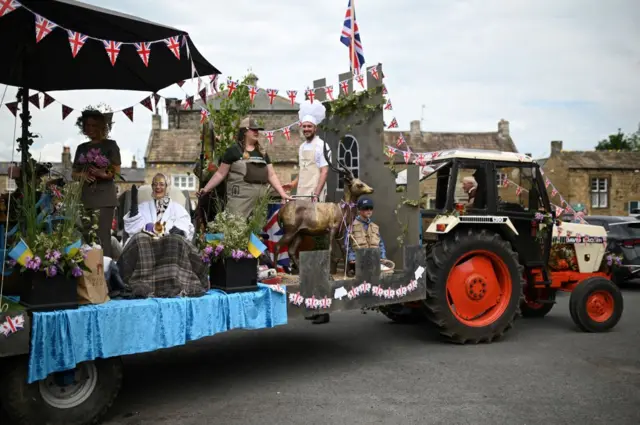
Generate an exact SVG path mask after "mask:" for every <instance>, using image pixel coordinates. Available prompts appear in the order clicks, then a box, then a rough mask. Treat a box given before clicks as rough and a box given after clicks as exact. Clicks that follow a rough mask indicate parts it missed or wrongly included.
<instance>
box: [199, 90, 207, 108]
mask: <svg viewBox="0 0 640 425" xmlns="http://www.w3.org/2000/svg"><path fill="white" fill-rule="evenodd" d="M198 94H199V95H200V99H202V103H204V104H205V105H206V104H207V87H203V88H202V90H200V91H199V92H198Z"/></svg>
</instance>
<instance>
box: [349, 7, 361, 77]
mask: <svg viewBox="0 0 640 425" xmlns="http://www.w3.org/2000/svg"><path fill="white" fill-rule="evenodd" d="M356 57H357V56H356V6H355V0H351V67H352V68H353V69H352V70H351V72H352V74H354V75H355V74H359V73H360V69H358V68H357V67H356Z"/></svg>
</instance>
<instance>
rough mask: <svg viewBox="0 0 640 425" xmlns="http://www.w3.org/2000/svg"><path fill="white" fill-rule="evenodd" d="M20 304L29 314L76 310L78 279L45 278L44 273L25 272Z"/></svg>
mask: <svg viewBox="0 0 640 425" xmlns="http://www.w3.org/2000/svg"><path fill="white" fill-rule="evenodd" d="M22 276H23V277H24V279H23V281H22V287H21V291H20V304H22V305H23V306H25V307H26V308H27V310H28V311H29V312H37V311H52V310H68V309H74V308H78V279H76V278H75V277H67V276H65V275H63V274H59V275H57V276H54V277H47V276H46V275H45V274H44V272H25V273H22Z"/></svg>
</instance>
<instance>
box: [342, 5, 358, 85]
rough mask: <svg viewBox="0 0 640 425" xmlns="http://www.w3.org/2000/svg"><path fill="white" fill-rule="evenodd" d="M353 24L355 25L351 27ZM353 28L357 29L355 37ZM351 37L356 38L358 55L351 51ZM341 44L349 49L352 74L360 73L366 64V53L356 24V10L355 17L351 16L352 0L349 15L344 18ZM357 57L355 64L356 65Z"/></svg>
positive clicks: (355, 44)
mask: <svg viewBox="0 0 640 425" xmlns="http://www.w3.org/2000/svg"><path fill="white" fill-rule="evenodd" d="M352 22H353V23H354V25H351V24H352ZM352 28H355V36H353V32H352V31H351V29H352ZM351 37H355V40H354V42H353V45H354V46H355V48H356V54H355V55H354V54H353V51H352V50H351ZM340 42H341V43H342V44H344V45H345V46H347V47H348V48H349V62H350V63H351V72H353V73H356V72H358V73H359V72H360V68H362V65H363V64H364V53H363V50H362V41H361V40H360V29H359V28H358V22H356V16H355V10H354V12H353V16H351V0H349V6H348V7H347V14H346V15H345V18H344V24H342V34H341V35H340ZM354 56H355V63H354Z"/></svg>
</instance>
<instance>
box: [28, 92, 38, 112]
mask: <svg viewBox="0 0 640 425" xmlns="http://www.w3.org/2000/svg"><path fill="white" fill-rule="evenodd" d="M29 103H31V104H32V105H33V106H35V107H36V108H38V109H40V93H36V94H32V95H31V96H29Z"/></svg>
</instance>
